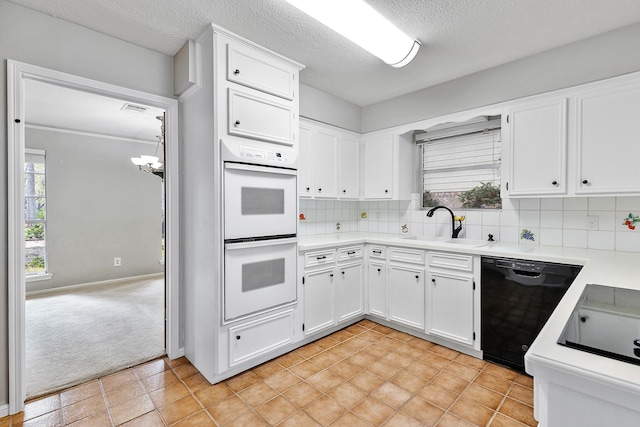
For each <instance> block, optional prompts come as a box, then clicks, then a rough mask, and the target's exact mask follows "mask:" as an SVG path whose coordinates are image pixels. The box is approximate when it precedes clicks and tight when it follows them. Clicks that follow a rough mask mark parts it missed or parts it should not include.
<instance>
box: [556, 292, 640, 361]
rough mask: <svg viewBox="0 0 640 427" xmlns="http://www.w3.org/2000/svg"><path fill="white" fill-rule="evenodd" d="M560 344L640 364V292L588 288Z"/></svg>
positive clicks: (577, 305)
mask: <svg viewBox="0 0 640 427" xmlns="http://www.w3.org/2000/svg"><path fill="white" fill-rule="evenodd" d="M558 344H560V345H564V346H567V347H571V348H575V349H577V350H581V351H586V352H589V353H594V354H598V355H600V356H604V357H608V358H611V359H616V360H620V361H623V362H628V363H633V364H636V365H640V290H634V289H625V288H614V287H611V286H604V285H592V284H590V285H587V286H586V287H585V289H584V291H583V292H582V295H581V296H580V299H579V300H578V303H577V304H576V306H575V308H574V310H573V313H572V314H571V317H570V318H569V321H568V322H567V324H566V325H565V327H564V330H563V331H562V334H561V335H560V339H559V340H558Z"/></svg>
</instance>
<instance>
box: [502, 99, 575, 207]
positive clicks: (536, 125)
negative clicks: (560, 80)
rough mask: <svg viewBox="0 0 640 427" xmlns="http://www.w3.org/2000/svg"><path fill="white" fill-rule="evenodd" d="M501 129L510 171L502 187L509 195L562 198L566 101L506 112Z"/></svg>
mask: <svg viewBox="0 0 640 427" xmlns="http://www.w3.org/2000/svg"><path fill="white" fill-rule="evenodd" d="M503 124H504V122H503ZM505 125H506V126H507V128H508V135H509V153H508V159H507V160H508V162H509V164H510V168H509V174H508V180H507V181H506V182H505V183H504V184H503V186H504V189H505V190H506V191H507V192H508V193H509V195H510V196H522V195H544V194H565V193H566V189H567V179H566V176H567V170H566V167H567V160H566V159H567V99H566V98H557V99H549V100H543V101H539V102H534V103H529V104H524V105H519V106H517V107H515V108H512V109H511V110H509V112H508V114H507V119H506V124H505ZM503 158H504V157H503Z"/></svg>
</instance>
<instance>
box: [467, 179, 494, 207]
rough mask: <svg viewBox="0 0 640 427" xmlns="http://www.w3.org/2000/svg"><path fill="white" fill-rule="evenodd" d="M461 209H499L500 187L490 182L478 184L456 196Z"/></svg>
mask: <svg viewBox="0 0 640 427" xmlns="http://www.w3.org/2000/svg"><path fill="white" fill-rule="evenodd" d="M458 198H459V199H460V202H462V207H463V208H482V209H486V208H497V209H499V208H501V207H502V199H501V198H500V187H498V186H495V185H493V184H491V183H490V182H484V183H480V185H478V186H476V187H474V188H472V189H471V190H467V191H465V192H463V193H460V195H459V196H458Z"/></svg>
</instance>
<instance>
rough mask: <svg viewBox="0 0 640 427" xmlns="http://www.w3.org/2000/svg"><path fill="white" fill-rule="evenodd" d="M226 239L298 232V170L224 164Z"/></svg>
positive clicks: (285, 234)
mask: <svg viewBox="0 0 640 427" xmlns="http://www.w3.org/2000/svg"><path fill="white" fill-rule="evenodd" d="M224 168H225V169H224V213H225V220H224V239H225V240H229V239H243V238H251V237H255V236H287V235H295V234H296V229H297V227H298V213H297V202H298V193H297V191H298V190H297V185H296V171H295V170H291V169H281V168H273V167H266V166H256V165H244V164H238V163H225V166H224Z"/></svg>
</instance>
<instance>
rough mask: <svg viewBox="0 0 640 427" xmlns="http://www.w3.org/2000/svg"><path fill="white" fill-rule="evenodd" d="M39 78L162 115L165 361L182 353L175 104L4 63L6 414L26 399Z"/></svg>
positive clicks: (153, 96) (157, 98)
mask: <svg viewBox="0 0 640 427" xmlns="http://www.w3.org/2000/svg"><path fill="white" fill-rule="evenodd" d="M27 79H31V80H39V81H43V82H47V83H52V84H56V85H59V86H64V87H68V88H72V89H77V90H82V91H85V92H90V93H94V94H98V95H103V96H108V97H112V98H118V99H122V100H123V101H128V102H133V103H141V104H145V105H150V106H153V107H157V108H162V109H164V110H165V111H166V119H165V133H166V134H165V171H164V182H165V316H166V317H165V318H166V327H165V342H166V351H167V355H168V357H169V358H170V359H174V358H177V357H181V356H183V355H184V348H183V347H181V346H180V325H179V307H180V302H179V289H180V287H179V278H180V275H179V259H180V258H179V240H178V239H179V203H178V198H179V191H178V188H179V187H178V177H179V161H178V160H179V159H178V142H179V141H178V101H177V100H176V99H173V98H167V97H163V96H158V95H153V94H149V93H145V92H140V91H137V90H133V89H129V88H124V87H120V86H116V85H112V84H109V83H104V82H100V81H96V80H92V79H87V78H84V77H79V76H76V75H72V74H67V73H62V72H59V71H55V70H51V69H47V68H43V67H39V66H35V65H30V64H26V63H22V62H17V61H12V60H7V145H8V147H7V148H8V153H7V163H8V165H7V166H8V279H9V280H8V321H9V322H8V323H9V331H8V332H9V339H8V345H9V413H10V414H15V413H18V412H20V411H22V410H23V409H24V401H25V399H26V347H25V298H26V289H25V274H24V256H25V254H24V221H23V218H24V203H23V198H24V194H23V193H24V188H23V185H24V166H23V165H24V154H25V123H24V115H25V80H27Z"/></svg>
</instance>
